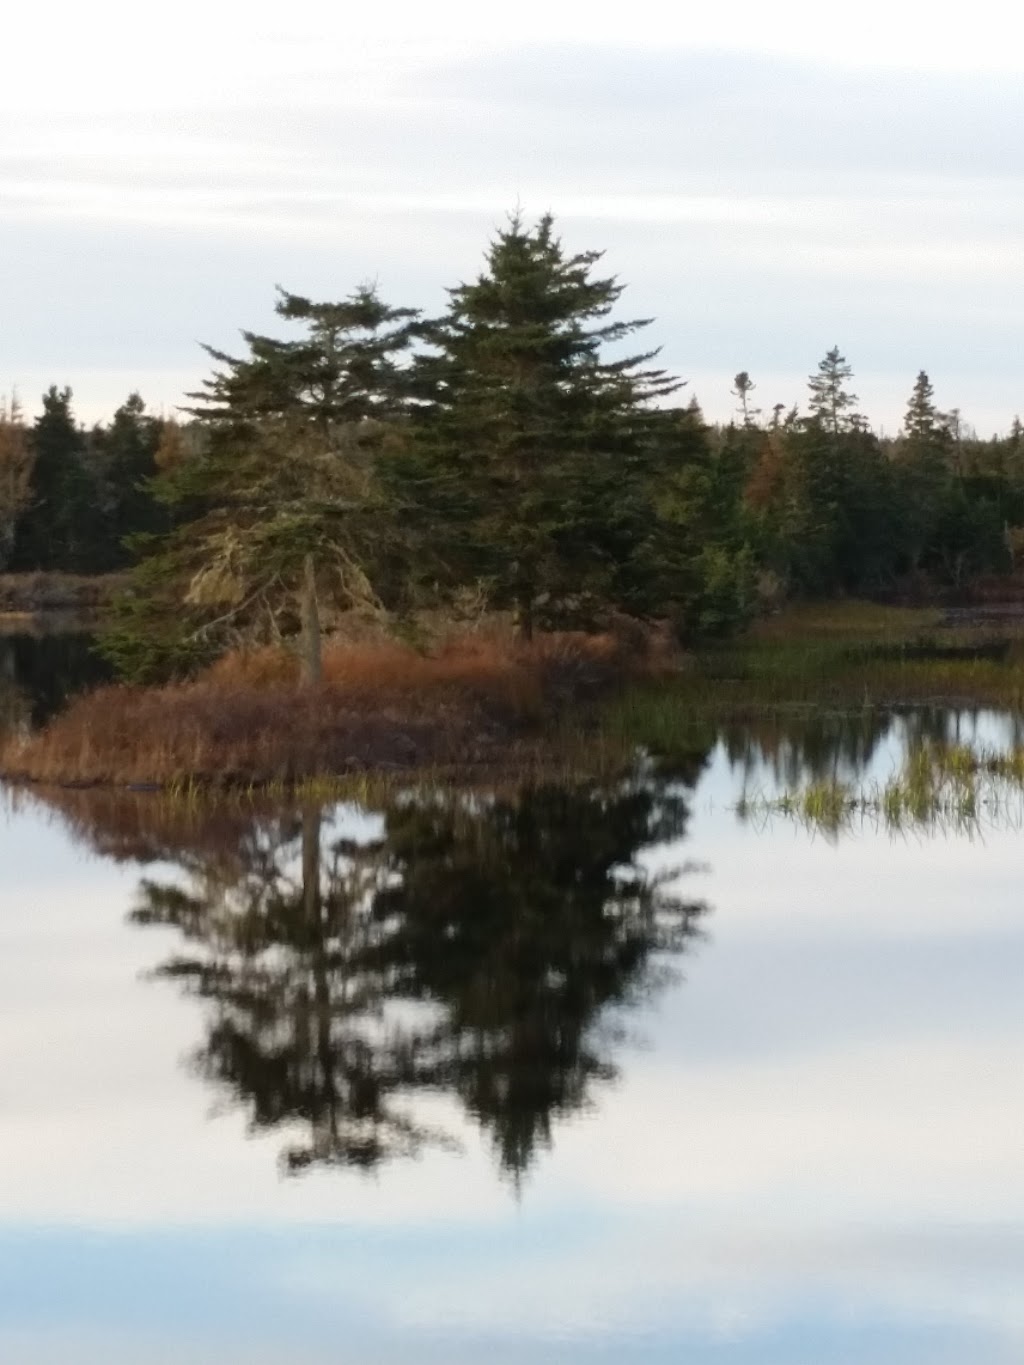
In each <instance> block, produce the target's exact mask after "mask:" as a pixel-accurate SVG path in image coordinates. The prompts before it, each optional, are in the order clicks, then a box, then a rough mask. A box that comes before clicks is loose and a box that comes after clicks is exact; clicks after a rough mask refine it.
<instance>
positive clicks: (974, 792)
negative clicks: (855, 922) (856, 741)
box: [736, 742, 1024, 836]
mask: <svg viewBox="0 0 1024 1365" xmlns="http://www.w3.org/2000/svg"><path fill="white" fill-rule="evenodd" d="M736 809H737V814H738V815H739V816H740V817H741V819H744V820H754V821H757V820H762V821H763V820H766V819H768V818H770V817H772V816H783V817H785V818H787V819H791V820H795V821H797V822H799V823H801V824H804V825H806V826H807V827H809V828H811V829H813V830H817V831H820V832H822V833H825V834H827V835H830V836H836V835H838V834H840V833H842V832H844V831H848V830H852V829H854V828H856V827H857V826H858V825H859V824H862V823H865V822H868V823H869V824H870V825H871V826H872V827H874V828H878V827H881V828H884V829H886V830H888V831H889V832H891V833H901V832H906V831H910V830H926V831H941V830H953V831H956V832H960V833H965V832H966V833H979V832H982V831H983V830H984V829H986V828H1011V827H1012V828H1019V827H1021V826H1022V825H1024V746H1015V747H1014V748H1012V749H1009V750H1005V751H996V750H974V749H972V748H971V747H970V746H968V745H964V744H937V743H928V742H926V743H921V744H917V745H915V746H914V747H913V748H912V749H911V751H910V752H909V753H908V754H907V756H906V758H905V759H904V761H903V765H902V767H901V768H900V770H899V771H898V772H896V773H894V774H893V775H892V776H891V777H889V778H888V779H887V780H886V781H885V782H882V783H878V782H873V783H862V784H853V783H846V782H839V781H836V780H823V781H813V782H808V783H806V784H805V785H803V786H800V787H796V788H792V789H789V790H785V791H782V792H780V793H777V794H774V795H763V794H754V795H749V794H748V795H745V796H744V797H743V798H742V799H741V800H740V801H739V802H738V803H737V808H736Z"/></svg>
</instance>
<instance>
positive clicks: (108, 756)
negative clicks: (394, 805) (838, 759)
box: [0, 633, 650, 796]
mask: <svg viewBox="0 0 1024 1365" xmlns="http://www.w3.org/2000/svg"><path fill="white" fill-rule="evenodd" d="M649 666H650V663H649V661H648V660H646V659H644V658H641V657H636V656H634V655H633V654H632V653H631V652H630V650H629V649H628V648H627V646H626V644H625V643H624V642H623V641H622V640H621V639H619V638H617V637H615V636H613V635H599V636H587V635H582V634H571V633H566V634H552V635H546V636H542V637H540V638H538V639H537V640H536V641H534V642H532V643H530V644H522V643H519V642H516V641H515V640H513V639H512V638H511V637H509V636H507V635H506V636H504V637H498V636H494V635H491V636H478V635H473V636H466V637H462V638H460V639H453V640H450V641H449V642H448V643H447V644H445V645H444V646H442V647H441V648H439V649H438V650H437V651H436V652H434V653H431V654H424V653H420V652H418V651H416V650H414V649H412V648H411V647H407V646H403V645H400V644H397V643H394V642H388V641H378V642H367V643H363V644H352V643H349V644H346V645H343V646H338V647H336V648H333V649H329V650H328V651H327V652H326V654H325V658H324V676H323V681H322V683H321V684H320V685H319V686H317V687H315V688H309V687H302V686H300V684H299V681H298V665H297V662H296V660H295V659H294V657H293V656H292V655H291V654H289V653H288V652H287V651H284V650H260V651H258V652H251V653H239V654H233V655H229V656H227V657H226V658H224V659H222V660H221V661H220V662H219V663H217V664H216V665H214V666H213V667H212V668H211V669H210V670H209V671H208V672H207V673H205V674H204V675H202V676H201V677H199V678H198V679H196V680H194V681H192V682H188V683H182V684H178V685H174V686H167V687H161V688H141V687H128V686H112V687H103V688H100V689H98V690H96V691H94V692H92V693H90V694H88V695H86V696H83V697H80V698H79V699H78V700H76V701H75V702H73V703H72V704H71V706H70V707H68V709H67V710H66V711H64V712H63V713H62V714H61V715H59V716H58V717H57V718H56V719H55V720H54V721H52V722H51V723H50V725H48V726H47V727H46V728H45V729H44V730H43V731H41V732H40V733H39V734H37V735H34V736H30V737H28V738H21V739H18V738H12V737H9V738H8V739H7V740H6V741H5V742H0V772H2V773H3V775H4V776H5V777H7V778H9V779H15V780H27V781H34V782H48V783H59V784H82V785H86V784H90V785H91V784H100V785H102V784H112V785H121V786H132V785H140V786H151V785H154V786H159V787H161V788H169V789H172V790H174V791H178V792H180V793H181V794H182V795H183V796H187V793H188V791H189V790H190V789H191V788H193V787H197V786H217V787H220V788H223V787H236V788H245V787H251V786H259V787H269V786H273V785H274V784H277V785H279V786H281V787H288V788H294V787H295V786H296V785H299V784H311V783H312V784H316V783H320V784H325V783H331V782H334V781H337V780H338V779H340V778H344V777H345V776H346V775H352V774H357V773H360V772H365V771H373V772H377V773H387V772H409V771H411V770H417V771H422V770H424V769H430V768H434V769H446V770H451V769H453V768H458V769H460V770H464V771H472V770H481V769H486V768H488V767H496V766H499V765H500V764H503V763H509V762H514V763H516V764H518V765H520V766H524V767H531V766H537V765H541V764H544V763H546V762H547V761H548V760H549V759H550V746H546V745H544V744H543V743H542V742H541V738H540V737H541V736H542V735H543V734H545V733H546V732H547V731H548V730H553V729H557V726H558V717H559V716H560V715H561V714H562V713H563V712H564V711H565V709H566V708H567V707H569V706H578V705H580V704H584V703H586V702H588V701H589V700H592V699H593V698H594V697H596V696H597V695H599V694H600V693H601V691H602V690H604V689H606V688H608V687H610V686H611V685H613V684H614V683H615V682H617V681H619V680H621V679H622V678H623V677H625V676H627V675H628V674H630V673H632V672H637V671H639V670H640V669H642V668H645V667H649ZM570 747H571V746H570Z"/></svg>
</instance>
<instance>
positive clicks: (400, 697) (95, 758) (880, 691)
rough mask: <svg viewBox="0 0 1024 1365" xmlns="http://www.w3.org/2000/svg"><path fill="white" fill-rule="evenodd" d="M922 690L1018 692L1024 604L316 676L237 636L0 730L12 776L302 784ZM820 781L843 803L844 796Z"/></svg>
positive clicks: (765, 720) (814, 715)
mask: <svg viewBox="0 0 1024 1365" xmlns="http://www.w3.org/2000/svg"><path fill="white" fill-rule="evenodd" d="M910 705H914V706H922V705H929V706H936V707H956V708H971V707H973V708H977V707H981V706H991V707H998V708H1002V709H1016V710H1021V709H1024V613H1022V614H1021V616H1020V617H1013V616H1006V617H1000V618H998V619H996V620H992V619H990V618H987V617H984V616H982V617H981V618H980V619H973V618H970V617H968V616H966V615H957V614H955V613H947V614H944V613H943V612H942V611H941V610H938V609H925V610H913V609H908V608H900V607H887V606H877V605H875V604H871V603H864V602H856V601H850V602H841V603H834V602H833V603H828V604H822V605H813V606H803V607H797V608H793V609H791V610H789V611H787V612H784V613H780V614H779V615H778V616H775V617H772V618H771V619H768V620H765V621H762V622H760V623H758V624H757V625H756V626H755V627H754V628H753V629H752V630H751V631H749V632H748V633H747V635H745V636H744V637H742V638H741V639H739V640H736V641H732V642H729V643H727V644H721V645H717V646H714V647H708V648H704V649H701V650H699V651H697V652H696V653H694V654H691V655H689V656H687V657H686V658H682V657H679V656H677V657H672V656H671V654H670V653H669V652H668V651H667V650H666V649H665V648H664V646H663V645H661V644H657V643H656V637H654V636H652V635H644V634H643V633H642V632H640V631H638V630H636V629H634V628H630V629H629V630H625V629H624V630H623V631H622V632H620V633H619V634H606V635H597V636H593V635H590V636H588V635H583V634H575V633H565V634H549V635H543V636H541V637H538V639H537V640H536V641H534V642H532V643H531V644H528V645H527V644H522V643H518V642H516V641H515V640H514V639H513V638H512V636H511V635H510V634H509V632H508V631H507V630H506V631H504V632H501V631H499V630H491V631H490V632H478V633H472V634H465V635H462V636H458V637H452V638H449V639H447V640H442V641H440V642H439V643H437V644H436V645H435V646H434V647H433V648H432V649H430V650H428V651H424V650H417V649H414V648H412V647H411V646H408V645H404V644H400V643H398V642H395V641H393V640H388V639H368V640H358V639H349V640H347V641H346V642H344V643H338V644H336V645H335V646H334V647H332V648H330V649H328V650H327V652H326V655H325V660H324V679H323V683H322V684H321V685H320V686H319V687H317V688H315V689H304V688H302V687H301V686H300V685H299V682H298V663H297V661H296V659H295V657H294V655H293V654H291V653H289V652H288V651H286V650H283V649H265V650H259V651H252V652H247V653H234V654H231V655H228V656H227V657H225V658H224V659H222V660H221V661H220V662H219V663H217V664H215V665H214V666H213V667H212V668H211V669H210V670H209V671H208V672H207V673H205V674H204V675H202V676H201V677H199V678H198V679H196V680H194V681H192V682H189V683H184V684H179V685H176V686H169V687H163V688H134V687H106V688H102V689H100V690H98V691H96V692H94V693H92V694H90V695H88V696H86V697H83V698H80V699H78V700H77V701H75V702H74V703H72V705H71V706H70V707H69V708H68V710H67V711H65V712H64V713H63V714H62V715H60V716H58V717H57V718H56V719H55V720H54V721H53V722H52V723H51V724H50V725H49V726H48V727H47V728H46V729H45V730H44V731H42V732H41V733H40V734H38V735H35V736H32V737H30V738H28V739H21V740H19V739H14V738H8V739H7V740H6V741H0V775H2V776H4V777H6V778H8V779H15V780H18V779H20V780H29V781H38V782H54V783H79V784H121V785H132V784H155V785H159V786H161V787H165V788H181V789H182V790H183V791H184V790H187V789H188V788H189V787H190V786H209V785H213V786H217V787H221V788H223V787H239V788H244V787H247V786H264V787H266V786H268V785H272V784H275V783H276V784H284V785H286V786H290V787H294V786H295V785H296V784H301V783H303V782H329V781H335V780H338V779H339V778H345V777H347V776H350V775H352V774H353V773H360V772H366V771H373V772H377V773H383V774H387V773H388V772H399V771H401V772H406V773H407V772H410V771H413V770H417V771H420V770H425V769H434V770H439V771H440V770H444V771H446V772H452V771H453V770H457V771H459V772H460V773H461V774H463V775H469V774H472V773H473V772H480V771H483V770H491V771H496V770H498V769H500V768H502V767H504V768H506V769H508V768H517V769H519V770H523V769H531V770H541V769H542V770H544V771H545V772H547V773H549V774H550V773H551V772H552V771H558V770H560V769H561V770H563V771H565V772H566V773H577V774H579V773H592V774H607V773H608V772H610V771H612V770H614V769H615V768H618V769H620V770H621V769H623V768H625V767H626V766H627V765H628V763H629V762H630V760H631V759H632V758H633V757H634V756H635V754H636V753H637V751H638V750H641V751H644V752H647V753H649V754H652V755H655V756H657V757H659V758H660V759H661V760H662V761H663V762H666V763H672V764H675V765H677V766H678V767H679V768H680V770H682V769H684V768H686V769H688V768H689V767H690V766H692V760H693V756H694V755H695V754H697V753H700V752H706V751H707V750H708V749H709V748H710V746H711V745H712V744H713V742H714V740H715V737H716V735H717V734H718V733H719V732H720V731H721V729H722V727H723V726H727V725H728V724H729V723H734V722H738V723H742V724H743V725H746V726H748V727H753V728H755V729H757V730H758V731H759V732H763V733H766V734H767V733H769V732H771V731H772V730H776V731H781V730H784V729H785V728H786V727H787V726H791V725H792V722H793V720H794V719H795V718H800V719H802V720H804V721H807V722H814V723H820V722H821V720H822V719H823V718H827V717H829V716H830V715H833V714H835V715H838V714H843V715H849V714H850V713H851V712H857V713H858V714H860V715H861V716H863V717H864V721H865V725H866V726H867V727H868V728H870V724H871V717H872V716H877V714H878V713H879V712H881V711H887V710H891V709H893V708H894V707H900V706H910ZM816 799H817V800H819V801H820V802H821V805H822V810H823V811H828V810H831V811H832V812H833V814H834V813H835V811H836V810H837V808H838V807H837V802H840V796H839V794H837V793H829V792H821V793H819V794H818V797H817V798H816ZM894 799H895V798H894ZM840 804H841V802H840Z"/></svg>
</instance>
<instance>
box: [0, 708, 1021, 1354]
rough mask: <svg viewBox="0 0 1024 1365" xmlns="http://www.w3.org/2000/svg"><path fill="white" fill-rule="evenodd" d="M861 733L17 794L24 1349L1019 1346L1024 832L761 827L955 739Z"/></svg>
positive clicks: (18, 1161)
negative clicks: (194, 810)
mask: <svg viewBox="0 0 1024 1365" xmlns="http://www.w3.org/2000/svg"><path fill="white" fill-rule="evenodd" d="M858 723H859V726H860V728H859V729H858V728H856V727H853V728H845V729H844V728H842V727H838V725H837V723H836V722H829V721H825V722H815V723H814V724H813V725H811V726H807V727H804V729H803V732H802V733H799V732H797V731H796V730H793V729H791V730H790V731H789V732H788V733H785V734H779V733H776V734H771V733H767V732H766V733H761V734H754V733H750V732H748V733H746V734H743V733H741V732H736V733H733V734H731V735H727V736H725V737H723V739H722V741H721V742H720V743H719V745H718V746H717V747H716V748H715V750H714V751H713V753H712V754H711V755H710V756H708V759H707V762H706V764H705V765H704V766H703V768H701V767H700V765H699V763H695V765H694V771H693V773H692V774H691V776H692V777H693V778H694V779H695V781H694V782H693V783H692V784H687V783H685V782H682V781H677V782H675V783H673V784H672V785H671V786H670V787H668V788H666V787H664V786H661V785H658V784H657V783H655V782H653V781H640V782H636V783H634V784H632V785H631V786H629V787H627V788H624V789H622V790H619V791H617V792H615V793H610V794H609V793H602V792H598V791H596V790H593V789H589V788H583V789H579V790H576V791H568V792H567V791H564V790H563V791H552V790H544V789H541V790H538V791H534V792H532V793H528V794H527V795H526V796H525V797H521V798H519V799H512V798H498V799H497V800H495V801H482V800H480V799H479V798H475V799H471V798H467V797H464V796H463V797H458V796H456V795H455V794H448V795H447V796H436V795H435V796H433V797H430V798H425V799H423V800H421V801H418V802H416V801H411V800H405V801H403V802H400V803H397V804H396V805H394V806H393V807H392V808H391V809H389V810H378V811H373V812H359V811H355V810H353V809H352V808H339V809H337V810H334V811H332V812H325V813H319V812H314V811H305V812H303V811H301V810H298V811H286V812H280V811H277V812H272V813H270V814H269V815H267V816H266V817H264V818H262V819H260V820H258V821H253V820H252V819H251V818H249V817H247V816H243V815H241V814H237V813H236V814H232V813H230V812H223V813H220V814H218V816H216V817H215V818H213V819H210V820H207V821H205V822H203V824H202V825H201V826H199V827H198V828H195V829H190V828H188V826H187V824H185V823H183V822H181V821H175V820H166V819H158V818H155V817H154V816H153V815H152V809H153V808H152V806H149V807H147V806H145V805H143V806H141V807H140V806H139V805H138V804H135V803H128V802H125V801H124V800H121V801H118V800H114V799H111V800H106V801H104V800H97V799H96V798H95V797H90V796H87V795H86V794H82V793H69V794H66V795H65V797H64V798H62V801H61V806H62V809H60V810H56V809H50V810H47V809H46V808H43V807H41V806H39V805H38V804H35V803H22V804H20V805H16V807H15V808H14V809H13V810H12V811H11V813H10V814H9V816H8V818H7V820H6V823H5V824H3V825H2V826H0V841H2V849H3V851H2V856H3V866H4V876H3V879H2V883H0V989H2V999H3V1001H4V1014H3V1018H2V1021H0V1156H2V1158H3V1164H2V1170H0V1353H2V1356H3V1358H4V1359H11V1360H17V1361H19V1362H25V1365H38V1362H51V1361H52V1362H57V1361H60V1362H67V1361H70V1362H78V1361H82V1362H89V1363H90V1365H91V1362H92V1361H97V1362H99V1361H103V1362H104V1365H120V1362H122V1361H124V1362H128V1361H133V1362H134V1361H136V1360H139V1359H146V1360H147V1361H165V1360H166V1361H168V1362H170V1361H178V1360H182V1359H188V1360H190V1361H200V1362H205V1361H207V1360H209V1361H214V1360H217V1361H219V1362H223V1361H226V1360H228V1361H233V1360H239V1361H242V1360H245V1361H255V1362H264V1361H266V1362H273V1365H279V1363H283V1362H285V1361H291V1360H293V1359H296V1358H299V1357H301V1358H302V1359H304V1360H307V1361H311V1362H314V1365H317V1363H319V1362H324V1365H326V1362H328V1361H330V1362H338V1361H344V1362H347V1361H352V1362H357V1361H358V1362H363V1361H374V1362H390V1361H399V1360H408V1359H410V1358H413V1357H415V1358H417V1359H421V1360H426V1361H433V1360H437V1361H441V1360H444V1361H449V1362H463V1361H464V1362H467V1365H468V1362H470V1361H478V1360H479V1359H481V1358H482V1357H483V1356H484V1355H486V1357H487V1358H488V1359H489V1360H493V1361H508V1362H520V1361H526V1360H531V1361H533V1360H541V1361H553V1362H561V1361H565V1362H574V1361H583V1360H591V1359H595V1360H596V1359H608V1360H609V1361H611V1360H622V1359H629V1360H650V1361H662V1360H665V1361H668V1360H673V1361H674V1360H679V1359H685V1360H687V1361H688V1362H691V1361H705V1360H706V1361H709V1362H726V1361H730V1362H731V1361H736V1362H753V1361H758V1362H776V1361H777V1362H801V1363H803V1362H807V1365H810V1362H812V1361H813V1362H816V1363H817V1362H833V1361H836V1362H838V1361H860V1360H867V1359H870V1360H872V1361H881V1362H904V1361H905V1362H911V1361H913V1362H919V1361H923V1360H927V1361H929V1362H932V1361H945V1360H950V1361H953V1360H956V1361H962V1360H965V1359H972V1360H979V1361H986V1362H987V1361H1003V1360H1005V1361H1012V1360H1019V1359H1020V1358H1021V1356H1022V1355H1024V1308H1022V1307H1021V1302H1020V1295H1019V1285H1020V1283H1021V1282H1022V1280H1024V1166H1022V1163H1021V1160H1020V1155H1021V1137H1020V1135H1021V1132H1022V1131H1024V1099H1022V1097H1021V1092H1020V1076H1021V1074H1022V1062H1024V1008H1022V1006H1021V1004H1020V976H1021V970H1020V968H1021V961H1022V957H1024V917H1022V916H1021V914H1020V909H1019V907H1020V894H1019V889H1018V883H1019V876H1020V873H1019V868H1020V854H1019V839H1020V836H1019V835H1018V834H1016V833H1014V832H1013V831H1011V830H1007V831H999V830H988V831H986V833H985V836H984V838H983V839H976V840H974V841H970V840H964V839H951V838H946V839H942V838H929V837H926V836H923V835H922V836H921V837H912V838H907V839H891V838H889V837H888V836H886V835H885V834H873V833H871V832H869V831H867V830H862V831H860V832H859V833H857V834H856V835H854V836H853V837H850V838H845V839H842V840H840V841H839V842H838V843H836V844H831V843H829V842H828V841H827V840H825V839H822V838H815V837H812V836H811V835H809V834H808V833H807V832H806V831H805V830H802V829H799V828H796V827H794V826H792V825H789V824H786V823H785V822H783V823H774V824H773V825H772V827H771V829H770V830H769V831H767V832H765V831H761V830H758V829H757V828H754V827H752V826H750V825H746V826H745V825H741V824H739V823H738V822H737V820H736V818H735V814H734V811H733V809H732V807H733V805H734V803H735V800H736V797H737V794H738V793H739V791H740V790H741V789H742V787H743V786H744V784H746V785H747V787H748V788H749V787H750V786H751V784H753V783H757V784H759V785H760V786H762V787H764V786H770V784H771V783H772V782H773V781H775V780H776V779H779V780H783V781H789V780H792V777H793V775H794V774H796V775H799V774H800V772H801V771H804V772H807V771H811V772H814V773H815V774H816V775H828V774H829V773H830V772H831V771H833V770H836V771H840V770H841V771H842V773H843V774H844V775H846V776H851V775H856V774H857V772H859V771H869V772H871V773H872V774H875V775H881V776H884V775H885V773H886V772H887V771H888V768H889V766H891V764H892V762H893V761H894V760H896V759H898V753H899V747H900V745H901V743H902V742H903V739H904V737H905V735H906V733H914V732H917V731H925V732H930V733H934V732H936V728H937V727H938V726H940V725H941V726H948V725H950V724H951V723H952V722H951V721H950V720H949V719H948V718H946V717H939V718H937V717H931V718H927V717H923V716H920V715H919V716H917V717H915V718H908V719H907V720H905V721H902V722H899V723H898V724H896V725H895V726H879V725H875V724H874V723H873V722H870V721H868V720H866V719H861V720H860V721H859V722H858ZM972 725H976V726H977V738H978V739H979V740H980V741H983V742H985V743H995V742H999V743H1004V742H1006V741H1007V740H1008V739H1009V738H1010V737H1011V736H1010V732H1009V726H1010V722H1009V721H1008V720H1005V719H1002V718H999V717H996V716H991V715H988V716H981V717H980V718H976V720H969V719H967V718H962V719H961V721H960V726H961V733H962V734H964V733H965V731H966V730H967V729H969V728H970V727H971V726H972ZM830 727H831V729H830ZM147 812H149V813H148V814H147ZM97 850H102V854H101V855H100V856H97ZM140 860H142V861H140ZM698 864H699V865H703V866H704V867H705V868H706V870H704V871H701V870H699V869H698V867H697V866H696V865H698ZM314 869H317V870H316V871H314Z"/></svg>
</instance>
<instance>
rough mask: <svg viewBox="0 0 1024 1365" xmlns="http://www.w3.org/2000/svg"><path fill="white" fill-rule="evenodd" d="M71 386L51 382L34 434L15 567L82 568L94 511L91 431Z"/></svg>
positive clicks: (66, 569)
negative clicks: (77, 410) (78, 414)
mask: <svg viewBox="0 0 1024 1365" xmlns="http://www.w3.org/2000/svg"><path fill="white" fill-rule="evenodd" d="M71 396H72V395H71V390H70V389H69V388H64V389H58V388H57V387H56V385H53V386H51V387H50V388H49V389H48V390H47V392H46V393H44V394H43V411H42V413H41V414H40V416H39V417H37V418H36V421H35V424H34V426H33V428H32V431H31V433H30V435H29V446H30V449H31V453H32V476H31V480H30V485H29V497H28V505H27V507H26V510H25V513H24V515H23V516H22V518H21V521H20V522H19V524H18V529H17V536H16V541H15V548H14V557H13V558H14V563H13V567H15V568H17V569H21V570H32V569H58V570H63V571H65V572H78V571H79V570H81V569H83V568H87V567H88V565H86V564H84V563H83V541H84V540H85V539H86V536H85V535H84V532H83V527H84V525H85V523H86V522H87V521H88V520H89V518H90V517H91V516H92V515H93V507H94V499H92V498H91V497H90V489H89V482H88V475H87V472H86V468H85V463H84V459H85V436H84V433H83V432H82V430H81V428H80V427H79V426H78V424H77V422H76V421H75V418H74V414H73V412H72V410H71Z"/></svg>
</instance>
